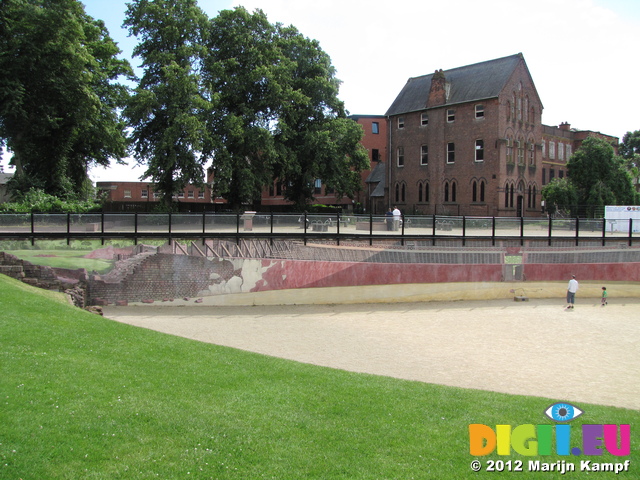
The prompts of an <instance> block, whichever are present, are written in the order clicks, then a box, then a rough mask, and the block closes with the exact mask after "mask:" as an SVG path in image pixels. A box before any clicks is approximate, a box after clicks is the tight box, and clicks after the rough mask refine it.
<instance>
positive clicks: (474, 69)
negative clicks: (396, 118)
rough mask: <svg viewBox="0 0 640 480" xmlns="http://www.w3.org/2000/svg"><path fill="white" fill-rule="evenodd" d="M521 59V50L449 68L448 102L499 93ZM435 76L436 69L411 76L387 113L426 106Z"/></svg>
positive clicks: (466, 100)
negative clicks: (421, 74)
mask: <svg viewBox="0 0 640 480" xmlns="http://www.w3.org/2000/svg"><path fill="white" fill-rule="evenodd" d="M521 61H524V58H523V56H522V54H521V53H518V54H516V55H511V56H509V57H503V58H498V59H495V60H489V61H487V62H481V63H476V64H474V65H467V66H466V67H458V68H453V69H451V70H445V71H444V76H445V80H446V82H447V83H449V84H450V88H451V90H450V93H449V98H448V101H447V103H446V104H445V105H453V104H456V103H465V102H471V101H474V100H484V99H487V98H495V97H497V96H498V95H499V94H500V92H501V91H502V89H503V88H504V86H505V84H506V83H507V81H508V80H509V78H510V77H511V75H512V74H513V72H514V70H515V68H516V67H517V66H518V64H519V63H520V62H521ZM432 77H433V73H432V74H429V75H423V76H421V77H414V78H410V79H409V80H408V81H407V83H406V85H405V86H404V88H403V89H402V91H401V92H400V94H399V95H398V96H397V97H396V99H395V100H394V102H393V103H392V104H391V107H389V110H387V113H386V115H388V116H391V115H398V114H401V113H407V112H415V111H418V110H424V109H425V108H426V105H427V99H428V98H429V90H430V88H431V78H432Z"/></svg>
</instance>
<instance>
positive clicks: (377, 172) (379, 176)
mask: <svg viewBox="0 0 640 480" xmlns="http://www.w3.org/2000/svg"><path fill="white" fill-rule="evenodd" d="M386 172H387V168H386V164H385V163H384V162H378V164H377V165H376V166H375V168H374V169H373V170H372V171H371V173H370V174H369V176H368V177H367V179H366V180H365V183H377V185H376V188H374V189H373V192H371V195H370V196H372V197H384V184H385V178H386V177H387V173H386Z"/></svg>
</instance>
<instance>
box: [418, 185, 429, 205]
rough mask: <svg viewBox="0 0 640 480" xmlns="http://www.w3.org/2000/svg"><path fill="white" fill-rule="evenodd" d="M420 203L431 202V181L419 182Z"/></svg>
mask: <svg viewBox="0 0 640 480" xmlns="http://www.w3.org/2000/svg"><path fill="white" fill-rule="evenodd" d="M418 203H429V182H427V181H425V182H424V183H423V182H419V183H418Z"/></svg>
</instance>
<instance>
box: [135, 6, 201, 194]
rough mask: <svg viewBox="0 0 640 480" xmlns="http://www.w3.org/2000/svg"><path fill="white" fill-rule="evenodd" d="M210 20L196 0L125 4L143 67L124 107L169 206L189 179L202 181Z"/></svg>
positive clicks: (142, 157) (139, 155) (138, 149)
mask: <svg viewBox="0 0 640 480" xmlns="http://www.w3.org/2000/svg"><path fill="white" fill-rule="evenodd" d="M207 22H208V18H207V16H206V15H205V13H204V12H203V11H202V10H201V9H200V8H199V7H198V6H197V3H196V0H154V1H151V0H133V1H132V2H131V3H130V4H129V5H128V8H127V14H126V19H125V23H124V25H125V26H127V27H129V32H130V33H131V34H132V35H135V36H137V37H139V38H140V43H139V44H138V46H137V47H136V48H135V50H134V56H137V57H140V58H141V59H142V66H143V67H144V73H143V76H142V78H141V79H140V82H139V84H138V86H137V87H136V88H135V90H134V93H133V95H132V98H131V100H130V102H129V104H128V105H127V108H126V109H125V116H126V117H127V119H128V122H129V125H130V126H131V128H132V130H133V131H132V134H131V138H132V142H133V148H132V151H133V155H134V156H135V158H136V160H137V161H138V162H140V163H145V164H146V165H147V170H146V171H145V174H144V178H148V177H150V178H151V179H152V181H153V182H155V184H156V187H155V188H156V190H157V191H158V192H161V193H162V194H163V198H164V202H165V204H166V205H169V206H170V205H171V199H172V197H173V195H174V194H175V193H177V192H179V191H181V190H183V189H184V187H185V186H186V185H187V184H189V183H193V184H196V185H201V184H202V183H203V181H204V178H203V174H204V163H205V162H206V161H207V156H206V155H205V154H203V147H204V145H205V144H206V139H207V136H208V135H207V130H206V128H205V125H206V124H205V118H206V115H207V113H208V112H209V109H210V102H209V101H208V100H207V99H206V98H205V97H204V95H203V93H202V91H203V89H202V82H201V76H200V69H201V63H202V58H203V55H204V43H205V38H204V37H203V35H206V32H207Z"/></svg>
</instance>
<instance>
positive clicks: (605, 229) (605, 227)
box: [602, 218, 607, 247]
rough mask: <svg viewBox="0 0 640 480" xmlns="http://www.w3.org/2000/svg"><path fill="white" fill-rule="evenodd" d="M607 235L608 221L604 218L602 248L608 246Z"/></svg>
mask: <svg viewBox="0 0 640 480" xmlns="http://www.w3.org/2000/svg"><path fill="white" fill-rule="evenodd" d="M606 235H607V220H606V219H605V218H603V219H602V246H603V247H606V245H607V240H606Z"/></svg>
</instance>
